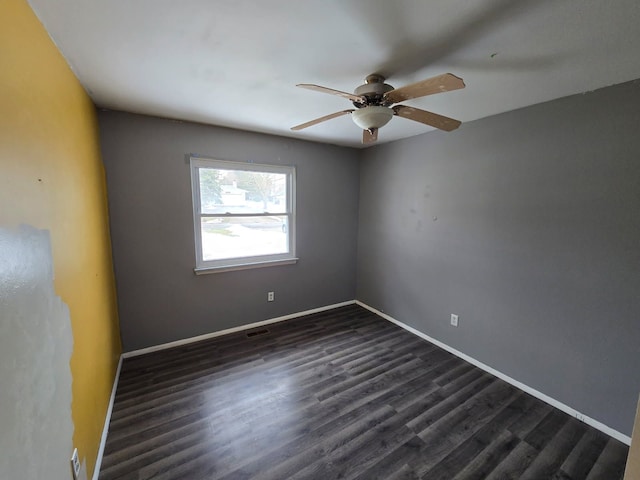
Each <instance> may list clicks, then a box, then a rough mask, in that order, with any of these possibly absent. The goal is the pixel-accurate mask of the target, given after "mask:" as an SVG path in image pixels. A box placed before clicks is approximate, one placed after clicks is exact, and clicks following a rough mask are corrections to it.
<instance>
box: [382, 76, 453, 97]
mask: <svg viewBox="0 0 640 480" xmlns="http://www.w3.org/2000/svg"><path fill="white" fill-rule="evenodd" d="M464 87H465V85H464V82H463V81H462V79H461V78H459V77H456V76H455V75H453V74H451V73H445V74H443V75H438V76H437V77H432V78H427V79H426V80H422V81H421V82H416V83H412V84H410V85H405V86H404V87H400V88H396V89H395V90H391V91H390V92H387V93H385V94H384V97H383V99H384V101H386V102H388V103H398V102H402V101H404V100H409V99H411V98H418V97H426V96H427V95H433V94H434V93H442V92H450V91H451V90H458V89H459V88H464Z"/></svg>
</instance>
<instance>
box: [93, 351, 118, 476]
mask: <svg viewBox="0 0 640 480" xmlns="http://www.w3.org/2000/svg"><path fill="white" fill-rule="evenodd" d="M121 368H122V355H120V360H118V368H116V376H115V378H114V379H113V387H112V388H111V398H110V399H109V406H108V407H107V415H106V418H105V419H104V428H103V429H102V438H101V439H100V447H98V456H97V458H96V465H95V467H93V477H92V479H93V480H98V475H100V467H101V466H102V455H103V454H104V447H105V445H106V444H107V434H108V433H109V422H111V412H113V402H114V401H115V399H116V389H117V388H118V381H119V380H120V369H121Z"/></svg>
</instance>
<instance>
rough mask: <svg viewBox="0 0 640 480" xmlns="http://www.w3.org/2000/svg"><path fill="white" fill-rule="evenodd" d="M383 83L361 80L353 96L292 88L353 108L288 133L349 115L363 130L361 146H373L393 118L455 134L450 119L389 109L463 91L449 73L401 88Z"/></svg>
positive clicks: (406, 109) (413, 110) (372, 78)
mask: <svg viewBox="0 0 640 480" xmlns="http://www.w3.org/2000/svg"><path fill="white" fill-rule="evenodd" d="M384 81H385V78H384V77H383V76H382V75H377V74H372V75H369V76H368V77H367V78H366V79H365V83H364V85H360V86H359V87H358V88H356V89H355V90H354V93H347V92H341V91H340V90H334V89H332V88H327V87H321V86H320V85H313V84H309V83H301V84H299V85H296V86H297V87H302V88H307V89H309V90H315V91H317V92H323V93H329V94H331V95H338V96H340V97H343V98H346V99H347V100H351V102H352V103H353V106H354V107H356V108H351V109H348V110H342V111H340V112H336V113H332V114H330V115H325V116H324V117H320V118H316V119H315V120H311V121H310V122H306V123H301V124H300V125H296V126H295V127H291V130H302V129H303V128H307V127H310V126H312V125H316V124H318V123H320V122H324V121H326V120H331V119H332V118H336V117H341V116H342V115H347V114H351V118H352V119H353V121H354V123H355V124H356V125H358V126H359V127H360V128H362V130H363V131H362V143H373V142H375V141H376V140H377V139H378V129H379V128H381V127H383V126H384V125H386V124H387V123H389V120H391V118H392V117H393V116H394V115H397V116H399V117H404V118H408V119H409V120H413V121H416V122H420V123H424V124H425V125H429V126H431V127H435V128H438V129H440V130H445V131H447V132H450V131H451V130H455V129H456V128H458V127H459V126H460V123H461V122H460V121H458V120H454V119H453V118H449V117H444V116H442V115H438V114H436V113H431V112H427V111H426V110H421V109H419V108H415V107H410V106H407V105H395V106H393V107H392V106H391V105H393V104H394V103H398V102H402V101H404V100H409V99H411V98H418V97H425V96H427V95H433V94H435V93H443V92H449V91H451V90H458V89H460V88H464V87H465V85H464V82H463V81H462V79H461V78H459V77H456V76H455V75H452V74H451V73H445V74H443V75H438V76H437V77H432V78H428V79H426V80H422V81H420V82H416V83H412V84H410V85H406V86H404V87H401V88H393V87H392V86H391V85H389V84H387V83H384Z"/></svg>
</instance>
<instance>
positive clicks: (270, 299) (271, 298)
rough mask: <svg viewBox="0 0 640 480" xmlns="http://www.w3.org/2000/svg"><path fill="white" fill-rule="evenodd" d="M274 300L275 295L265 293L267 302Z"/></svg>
mask: <svg viewBox="0 0 640 480" xmlns="http://www.w3.org/2000/svg"><path fill="white" fill-rule="evenodd" d="M274 300H275V294H274V293H273V292H269V293H267V302H273V301H274Z"/></svg>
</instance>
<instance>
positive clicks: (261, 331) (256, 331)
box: [247, 328, 269, 338]
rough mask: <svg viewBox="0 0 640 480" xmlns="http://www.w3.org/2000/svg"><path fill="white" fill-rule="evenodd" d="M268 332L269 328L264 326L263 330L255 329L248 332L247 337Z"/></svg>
mask: <svg viewBox="0 0 640 480" xmlns="http://www.w3.org/2000/svg"><path fill="white" fill-rule="evenodd" d="M267 333H269V330H267V329H266V328H263V329H262V330H254V331H253V332H249V333H247V337H249V338H251V337H257V336H258V335H266V334H267Z"/></svg>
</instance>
